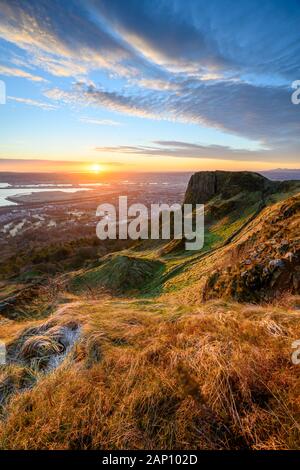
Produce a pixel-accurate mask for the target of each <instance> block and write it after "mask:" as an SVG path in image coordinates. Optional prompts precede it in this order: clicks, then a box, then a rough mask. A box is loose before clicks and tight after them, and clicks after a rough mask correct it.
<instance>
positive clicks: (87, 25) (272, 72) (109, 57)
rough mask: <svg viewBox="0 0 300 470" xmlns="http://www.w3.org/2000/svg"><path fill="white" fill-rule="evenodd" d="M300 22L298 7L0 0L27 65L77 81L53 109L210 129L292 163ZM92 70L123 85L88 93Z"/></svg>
mask: <svg viewBox="0 0 300 470" xmlns="http://www.w3.org/2000/svg"><path fill="white" fill-rule="evenodd" d="M299 22H300V8H299V2H298V1H297V0H276V1H274V0H265V1H264V2H261V1H260V0H251V1H244V2H236V0H211V1H210V2H207V1H206V0H197V1H195V0H185V1H184V2H183V1H182V0H152V1H141V0H126V2H125V1H124V0H85V1H84V2H83V1H81V0H69V1H68V2H62V1H61V0H52V1H47V0H31V1H30V2H29V1H28V2H24V1H23V0H1V12H0V36H1V37H2V38H3V40H4V41H7V42H9V43H12V44H14V46H16V47H17V48H18V49H17V50H21V51H23V53H24V54H25V58H27V61H26V60H25V64H26V62H27V63H28V64H29V65H30V64H32V65H34V67H39V68H40V69H42V70H45V71H47V72H48V73H50V74H52V75H55V76H59V77H75V81H76V82H77V84H76V85H75V86H74V87H72V88H70V89H68V88H67V87H66V89H60V88H59V87H58V86H55V85H54V87H53V88H52V89H50V90H48V91H47V92H46V93H45V95H46V96H47V97H48V98H50V99H52V100H55V101H57V102H59V103H65V104H67V105H70V106H94V107H101V108H106V109H109V110H110V111H114V112H117V113H123V114H126V115H132V116H138V117H141V118H148V119H165V120H170V121H179V122H183V123H193V124H196V125H199V126H207V127H210V128H215V129H218V130H221V131H223V132H227V133H230V134H234V135H238V136H242V137H246V138H248V139H251V140H253V141H255V142H256V143H257V144H260V148H262V149H267V150H270V151H272V152H273V153H272V155H275V153H274V152H278V153H279V152H281V153H284V154H292V155H293V158H294V156H295V155H297V153H298V150H297V149H298V148H299V131H300V119H299V109H298V108H297V107H296V106H292V105H291V101H290V95H291V90H290V89H289V86H290V83H291V82H292V81H293V80H295V79H299V77H300V62H299V57H300V42H299ZM99 69H101V70H105V71H106V72H108V73H109V74H110V80H111V82H113V81H114V78H115V77H116V76H118V78H120V76H121V77H123V78H124V79H125V80H122V85H120V82H121V81H120V80H119V81H116V82H117V83H116V86H114V85H113V86H111V87H110V89H104V88H102V87H101V86H99V85H97V86H95V85H93V84H91V82H90V81H89V79H90V78H91V77H90V76H89V74H90V73H91V72H94V71H97V70H99ZM18 73H19V76H23V77H25V78H28V79H31V80H34V77H35V80H36V79H37V76H36V75H35V74H33V73H32V74H31V73H29V72H27V70H26V69H25V70H24V69H23V68H18ZM21 74H23V75H21ZM24 74H25V75H26V74H27V75H26V76H25V75H24ZM92 78H93V79H94V75H93V76H92ZM124 82H125V84H124ZM112 90H114V91H112ZM18 100H19V102H22V101H21V100H23V103H26V104H30V105H33V106H40V107H42V108H44V109H51V108H49V106H50V107H51V106H52V109H53V106H54V105H48V104H47V103H42V102H38V101H35V100H30V99H27V100H25V99H18ZM37 103H38V104H37ZM94 124H95V122H94ZM172 149H173V150H172ZM196 150H197V152H200V149H194V151H196ZM223 150H224V151H225V152H226V149H223ZM152 151H155V149H154V150H153V149H152ZM168 151H169V152H173V154H174V153H176V152H178V151H179V150H178V146H177V147H175V148H174V147H172V148H171V147H170V148H169V149H168ZM207 151H209V152H211V153H214V149H213V148H212V147H211V148H210V149H205V152H207ZM268 155H270V154H268Z"/></svg>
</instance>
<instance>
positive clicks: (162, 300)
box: [0, 175, 300, 449]
mask: <svg viewBox="0 0 300 470" xmlns="http://www.w3.org/2000/svg"><path fill="white" fill-rule="evenodd" d="M211 178H212V181H213V183H214V184H213V185H212V186H210V183H209V181H211V180H210V179H211ZM222 178H224V175H222ZM222 178H221V181H223V180H222ZM235 178H238V177H237V176H234V181H233V180H232V179H230V178H229V179H228V176H226V177H225V183H226V184H225V186H224V185H223V186H222V185H221V186H220V180H218V182H217V183H218V184H217V186H216V184H215V181H214V177H211V176H209V181H208V183H207V181H206V176H205V181H206V183H207V184H208V187H207V194H208V193H209V191H213V192H214V191H218V192H217V193H216V194H215V193H213V194H211V193H210V196H209V197H208V199H207V203H206V221H207V224H206V242H205V246H204V248H203V249H202V250H201V251H200V252H186V251H184V249H183V241H171V242H167V243H166V242H163V241H161V240H160V241H155V242H151V241H142V242H137V243H135V244H134V245H133V246H132V247H131V248H127V249H126V250H123V251H119V252H116V253H112V254H109V255H106V254H105V255H104V256H102V257H101V258H97V259H93V260H92V261H91V262H89V261H88V260H87V262H86V264H85V266H81V268H80V269H77V268H72V270H70V271H65V270H64V271H63V272H62V273H60V274H59V275H56V276H54V277H53V279H52V280H51V282H48V283H47V284H45V283H44V284H42V285H35V286H33V285H29V286H28V284H26V283H25V284H21V283H20V279H19V278H16V279H11V280H10V282H9V283H7V284H5V282H4V283H2V285H1V286H0V288H1V290H0V298H1V303H0V307H1V309H2V310H1V312H0V313H1V317H0V337H1V338H2V339H3V340H5V342H6V345H7V361H8V365H7V366H5V367H1V366H0V410H1V418H2V419H1V422H0V448H2V449H41V448H42V449H145V448H146V449H178V448H180V449H300V400H299V393H298V385H299V379H300V366H297V365H294V364H293V363H292V361H291V355H292V353H293V348H292V344H293V342H294V341H295V340H298V339H299V338H300V314H299V309H300V282H299V281H300V271H299V269H300V263H299V261H300V256H299V252H300V239H299V222H300V219H299V217H300V192H299V189H300V188H299V183H294V182H288V183H285V184H281V183H276V185H275V184H274V185H273V184H271V183H268V180H266V181H267V182H266V181H265V178H263V177H259V178H257V177H256V176H254V180H255V184H254V183H253V181H252V182H251V184H250V185H247V184H245V180H244V179H243V178H244V177H243V178H242V183H243V184H242V186H241V185H240V184H241V180H240V179H239V178H238V180H239V183H237V180H236V179H235ZM200 179H201V178H200ZM233 182H234V183H235V184H233ZM246 182H247V181H246ZM206 183H205V184H206ZM229 183H230V184H229ZM201 184H202V183H201ZM228 184H229V186H228ZM239 185H240V186H239ZM189 191H190V187H189V189H188V192H187V198H189V197H190V196H189ZM197 201H198V199H195V200H193V203H195V202H197ZM8 300H9V301H10V303H9V302H8Z"/></svg>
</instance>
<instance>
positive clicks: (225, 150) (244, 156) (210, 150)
mask: <svg viewBox="0 0 300 470" xmlns="http://www.w3.org/2000/svg"><path fill="white" fill-rule="evenodd" d="M152 144H154V145H150V146H142V145H138V146H126V145H118V146H113V147H105V146H103V147H96V148H95V150H96V151H98V152H100V153H103V154H108V153H112V154H114V153H117V154H124V155H142V156H148V157H173V158H197V159H214V160H215V159H217V160H234V161H250V160H251V161H261V159H262V156H263V157H265V158H266V159H267V158H268V156H269V154H270V151H268V150H263V151H252V150H247V149H242V148H241V149H237V148H232V147H229V146H224V145H201V144H197V143H191V142H178V141H155V142H153V143H152ZM271 155H272V154H271ZM272 158H274V161H277V158H275V156H274V155H273V157H272Z"/></svg>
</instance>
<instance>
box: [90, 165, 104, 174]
mask: <svg viewBox="0 0 300 470" xmlns="http://www.w3.org/2000/svg"><path fill="white" fill-rule="evenodd" d="M101 170H102V167H101V165H99V163H95V164H94V165H92V166H91V169H90V171H91V172H93V173H99V172H100V171H101Z"/></svg>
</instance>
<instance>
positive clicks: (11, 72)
mask: <svg viewBox="0 0 300 470" xmlns="http://www.w3.org/2000/svg"><path fill="white" fill-rule="evenodd" d="M0 75H5V76H7V77H20V78H26V79H27V80H31V81H33V82H46V80H45V79H44V78H42V77H40V76H38V75H33V74H32V73H30V72H26V70H22V69H18V68H14V67H8V66H6V65H1V64H0Z"/></svg>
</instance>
